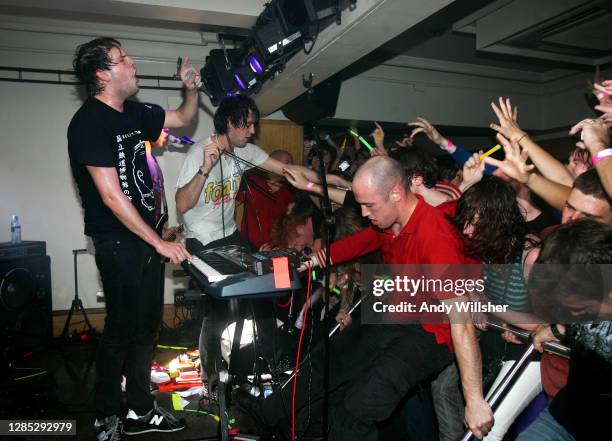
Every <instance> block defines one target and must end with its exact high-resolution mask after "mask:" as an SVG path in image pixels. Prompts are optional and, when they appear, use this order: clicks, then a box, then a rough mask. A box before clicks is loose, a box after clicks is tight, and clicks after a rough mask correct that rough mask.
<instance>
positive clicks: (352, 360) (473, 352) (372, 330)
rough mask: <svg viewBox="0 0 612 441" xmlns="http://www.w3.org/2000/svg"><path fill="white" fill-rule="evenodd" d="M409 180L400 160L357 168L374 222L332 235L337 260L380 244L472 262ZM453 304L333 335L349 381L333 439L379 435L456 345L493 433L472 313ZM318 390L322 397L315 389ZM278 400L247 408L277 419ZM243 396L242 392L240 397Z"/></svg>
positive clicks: (316, 367) (390, 258)
mask: <svg viewBox="0 0 612 441" xmlns="http://www.w3.org/2000/svg"><path fill="white" fill-rule="evenodd" d="M408 188H409V184H408V182H407V179H406V176H405V174H404V171H403V169H402V167H401V165H400V164H399V163H398V162H397V161H395V160H393V159H391V158H389V157H382V156H379V157H374V158H371V159H369V160H368V161H367V162H366V163H365V164H364V165H363V166H362V167H361V168H360V169H359V170H358V172H357V174H356V175H355V179H354V181H353V191H354V193H355V198H356V200H357V201H358V202H359V204H360V205H361V209H362V215H363V216H365V217H367V218H369V219H370V221H371V222H372V226H370V227H369V228H366V229H365V230H363V231H361V232H359V233H357V234H355V235H353V236H350V237H348V238H345V239H342V240H340V241H337V242H334V243H333V244H332V245H331V250H330V254H331V255H330V258H331V263H332V264H339V263H342V262H345V261H348V260H351V259H354V258H356V257H358V256H361V255H365V254H368V253H370V252H372V251H375V250H380V251H381V252H382V257H383V263H385V264H465V263H469V262H468V261H467V259H466V257H465V256H464V255H463V254H462V253H461V251H460V249H461V248H460V247H461V245H460V242H459V240H458V238H457V237H456V235H455V233H454V230H453V227H452V226H451V225H450V224H449V223H448V222H447V221H446V219H445V218H444V216H443V214H441V213H440V212H439V211H438V210H436V209H435V208H433V207H431V206H429V205H427V204H426V203H425V202H424V201H423V200H422V198H420V197H418V196H415V195H413V194H412V193H410V191H409V190H408ZM324 261H325V260H324V255H323V253H318V254H317V255H316V256H314V259H313V263H314V264H315V265H318V264H319V262H324ZM449 297H451V298H447V299H439V300H440V301H441V302H442V303H445V304H450V303H451V302H460V301H463V298H462V297H458V296H456V295H455V294H454V293H451V294H450V296H449ZM450 309H451V311H452V312H451V313H450V315H449V319H450V322H451V323H452V324H450V325H448V324H423V325H409V324H398V325H390V324H388V325H362V326H359V327H349V328H347V330H346V331H343V332H342V333H341V335H340V336H339V338H337V339H334V341H333V344H332V348H331V350H330V353H331V354H330V355H331V357H332V361H331V372H330V390H334V388H338V387H340V386H343V387H344V396H343V398H342V401H341V403H340V404H337V405H335V406H334V407H333V409H332V410H331V413H332V414H333V415H334V417H333V419H332V423H331V427H330V432H329V439H333V440H334V441H343V440H361V441H364V440H365V441H369V440H372V441H373V440H377V439H378V432H377V428H376V423H377V422H380V421H383V420H385V419H387V418H388V417H389V416H390V415H391V413H392V412H393V410H394V409H395V408H396V407H397V405H398V403H399V402H400V400H401V399H402V398H403V397H404V396H405V395H406V394H407V393H408V392H409V391H410V390H411V389H413V388H414V387H415V386H416V385H417V384H418V383H420V382H422V381H425V380H429V379H431V378H435V376H436V375H437V374H438V373H439V372H440V371H442V369H444V368H445V367H446V366H447V365H449V364H450V363H451V362H452V352H451V351H452V350H453V349H454V354H455V357H456V359H457V363H458V365H459V368H460V372H461V384H462V389H463V393H464V396H465V398H466V407H465V421H466V423H467V425H468V426H469V428H470V429H471V430H472V431H473V432H474V434H475V435H476V436H477V437H478V438H482V437H483V436H484V435H486V434H487V433H488V431H489V430H490V429H491V427H492V425H493V413H492V411H491V409H490V407H489V405H488V404H487V402H486V401H485V400H484V398H483V394H482V378H481V361H480V350H479V347H478V343H477V340H476V332H475V329H474V327H473V325H472V324H471V321H470V319H469V318H468V317H461V316H459V314H460V313H459V312H458V310H457V308H454V307H453V308H450ZM351 328H355V329H351ZM347 331H348V332H347ZM351 333H352V334H353V335H351ZM312 358H313V368H312V374H311V375H312V378H311V379H310V381H308V380H307V379H303V380H302V381H301V383H302V384H305V383H308V384H311V385H313V387H316V386H317V385H318V384H319V382H318V380H319V379H320V375H322V363H320V361H318V360H317V359H316V358H315V357H314V356H313V357H312ZM317 363H319V364H317ZM304 375H305V374H304ZM298 388H299V389H298V391H297V394H296V395H297V402H298V403H300V402H301V399H300V397H301V396H302V395H305V393H308V392H305V391H304V390H303V389H304V386H303V385H302V387H300V381H299V380H298ZM311 392H312V391H311ZM312 394H313V399H316V393H315V392H312ZM274 395H277V394H273V397H274ZM278 395H279V396H280V395H281V394H280V393H279V394H278ZM273 397H270V398H273ZM279 398H280V397H279ZM280 401H282V400H280V399H276V397H274V399H272V400H270V399H267V400H264V401H263V402H261V404H260V405H258V406H252V405H251V406H250V409H246V410H247V411H249V413H251V415H254V414H255V416H256V417H257V418H258V419H259V420H260V422H261V423H263V424H267V425H274V424H275V423H276V422H277V421H278V418H276V419H275V418H274V414H275V413H276V414H277V415H278V413H279V412H278V402H280ZM242 404H244V403H243V402H242V400H241V399H239V400H238V405H239V406H241V405H242ZM250 404H252V403H250ZM242 407H243V409H244V408H245V407H247V406H242ZM296 408H299V406H296Z"/></svg>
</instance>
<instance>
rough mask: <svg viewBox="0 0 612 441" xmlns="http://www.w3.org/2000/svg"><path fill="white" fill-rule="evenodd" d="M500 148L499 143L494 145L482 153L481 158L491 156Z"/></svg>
mask: <svg viewBox="0 0 612 441" xmlns="http://www.w3.org/2000/svg"><path fill="white" fill-rule="evenodd" d="M499 149H501V145H499V144H497V145H496V146H494V147H491V148H490V149H489V150H487V151H486V152H484V153H483V154H482V155H480V159H484V158H486V157H487V156H491V155H492V154H493V153H495V152H496V151H498V150H499Z"/></svg>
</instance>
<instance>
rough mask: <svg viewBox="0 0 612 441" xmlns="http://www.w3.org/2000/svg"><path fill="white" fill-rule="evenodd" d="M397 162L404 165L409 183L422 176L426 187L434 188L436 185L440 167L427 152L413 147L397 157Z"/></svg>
mask: <svg viewBox="0 0 612 441" xmlns="http://www.w3.org/2000/svg"><path fill="white" fill-rule="evenodd" d="M397 160H398V161H399V162H400V164H402V167H403V168H404V172H405V173H406V177H407V178H408V182H409V183H410V181H412V178H414V177H417V176H421V177H422V178H423V184H425V187H427V188H433V187H434V186H435V185H436V181H437V180H438V165H437V164H436V159H435V158H434V157H433V156H432V155H430V154H429V153H427V152H426V151H425V150H423V149H421V148H419V147H416V146H412V147H410V148H408V149H404V150H403V151H402V152H401V153H400V154H399V155H398V156H397Z"/></svg>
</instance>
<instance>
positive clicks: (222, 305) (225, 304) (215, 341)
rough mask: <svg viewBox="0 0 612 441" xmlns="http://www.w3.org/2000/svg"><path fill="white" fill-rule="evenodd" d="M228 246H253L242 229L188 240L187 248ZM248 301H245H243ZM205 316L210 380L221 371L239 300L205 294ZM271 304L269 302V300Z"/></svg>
mask: <svg viewBox="0 0 612 441" xmlns="http://www.w3.org/2000/svg"><path fill="white" fill-rule="evenodd" d="M225 245H239V246H243V247H245V248H247V249H250V246H249V244H248V243H247V242H246V241H245V240H244V238H243V237H242V235H241V234H240V232H239V231H238V230H236V231H234V233H232V234H231V235H229V236H227V237H225V238H223V239H219V240H215V241H212V242H209V243H207V244H206V245H203V244H202V243H201V242H200V241H199V240H197V239H192V238H190V239H187V241H186V247H187V251H189V252H190V253H192V254H195V253H197V252H198V251H204V250H209V249H211V248H217V247H221V246H225ZM243 301H244V300H243ZM202 302H203V310H204V317H203V319H202V329H201V330H200V339H199V350H200V359H201V360H202V380H203V381H206V380H207V379H208V378H209V377H210V376H211V375H212V374H213V373H216V372H219V370H221V368H222V367H221V350H220V342H221V331H222V330H223V329H224V328H225V327H226V326H227V325H228V324H229V323H230V322H231V321H233V320H236V316H237V314H238V300H237V299H230V300H219V299H215V298H213V297H211V296H203V297H202ZM268 305H269V301H268Z"/></svg>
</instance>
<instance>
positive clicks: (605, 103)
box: [593, 80, 612, 121]
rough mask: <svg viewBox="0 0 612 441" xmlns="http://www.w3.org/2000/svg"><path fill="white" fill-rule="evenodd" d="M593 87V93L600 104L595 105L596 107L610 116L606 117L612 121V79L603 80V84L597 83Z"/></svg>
mask: <svg viewBox="0 0 612 441" xmlns="http://www.w3.org/2000/svg"><path fill="white" fill-rule="evenodd" d="M593 89H594V90H593V93H594V94H595V96H596V97H597V99H598V100H599V105H598V106H595V109H596V110H599V111H600V112H603V113H604V114H606V116H608V117H607V118H604V119H606V120H608V121H612V80H606V81H602V82H601V84H599V83H595V84H593Z"/></svg>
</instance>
